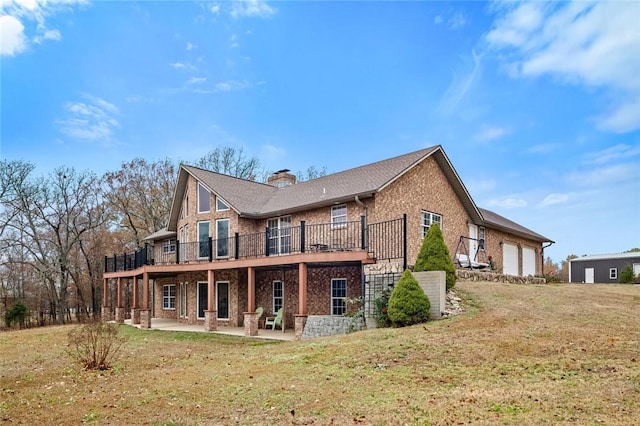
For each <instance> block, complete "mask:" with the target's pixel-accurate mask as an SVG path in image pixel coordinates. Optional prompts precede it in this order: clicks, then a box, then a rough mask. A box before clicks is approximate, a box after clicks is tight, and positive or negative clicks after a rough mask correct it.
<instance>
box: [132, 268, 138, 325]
mask: <svg viewBox="0 0 640 426" xmlns="http://www.w3.org/2000/svg"><path fill="white" fill-rule="evenodd" d="M132 292H133V306H132V307H131V324H140V304H139V300H138V276H137V275H136V276H134V277H133V289H132Z"/></svg>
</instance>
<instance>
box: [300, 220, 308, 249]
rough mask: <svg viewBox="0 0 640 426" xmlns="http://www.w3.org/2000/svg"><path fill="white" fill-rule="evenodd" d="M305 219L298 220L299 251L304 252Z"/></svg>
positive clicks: (305, 236) (305, 243) (305, 242)
mask: <svg viewBox="0 0 640 426" xmlns="http://www.w3.org/2000/svg"><path fill="white" fill-rule="evenodd" d="M306 223H307V222H306V221H305V220H301V221H300V253H304V252H305V246H306V245H307V241H306V239H307V235H306V234H307V232H306Z"/></svg>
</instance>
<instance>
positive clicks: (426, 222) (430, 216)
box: [421, 210, 442, 238]
mask: <svg viewBox="0 0 640 426" xmlns="http://www.w3.org/2000/svg"><path fill="white" fill-rule="evenodd" d="M434 223H437V224H438V226H439V227H440V229H441V230H442V216H441V215H439V214H436V213H431V212H427V211H424V210H423V211H422V223H421V225H422V238H424V236H425V235H427V231H428V230H429V227H430V226H431V225H433V224H434Z"/></svg>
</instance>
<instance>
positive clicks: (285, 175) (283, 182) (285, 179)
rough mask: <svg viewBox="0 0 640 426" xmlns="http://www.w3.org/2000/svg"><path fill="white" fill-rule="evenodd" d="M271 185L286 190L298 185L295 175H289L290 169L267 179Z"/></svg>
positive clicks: (280, 171) (279, 171)
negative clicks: (286, 187) (287, 187)
mask: <svg viewBox="0 0 640 426" xmlns="http://www.w3.org/2000/svg"><path fill="white" fill-rule="evenodd" d="M267 183H268V184H269V185H273V186H277V187H278V188H284V187H285V186H289V185H294V184H295V183H296V177H295V175H292V174H291V173H289V169H282V170H278V171H277V172H275V173H274V174H272V175H271V176H269V177H268V178H267Z"/></svg>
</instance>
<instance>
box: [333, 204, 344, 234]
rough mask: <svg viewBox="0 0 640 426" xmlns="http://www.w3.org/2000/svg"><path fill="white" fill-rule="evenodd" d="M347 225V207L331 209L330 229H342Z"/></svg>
mask: <svg viewBox="0 0 640 426" xmlns="http://www.w3.org/2000/svg"><path fill="white" fill-rule="evenodd" d="M346 225H347V205H346V204H343V205H341V206H333V207H331V227H332V228H342V227H343V226H346Z"/></svg>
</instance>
